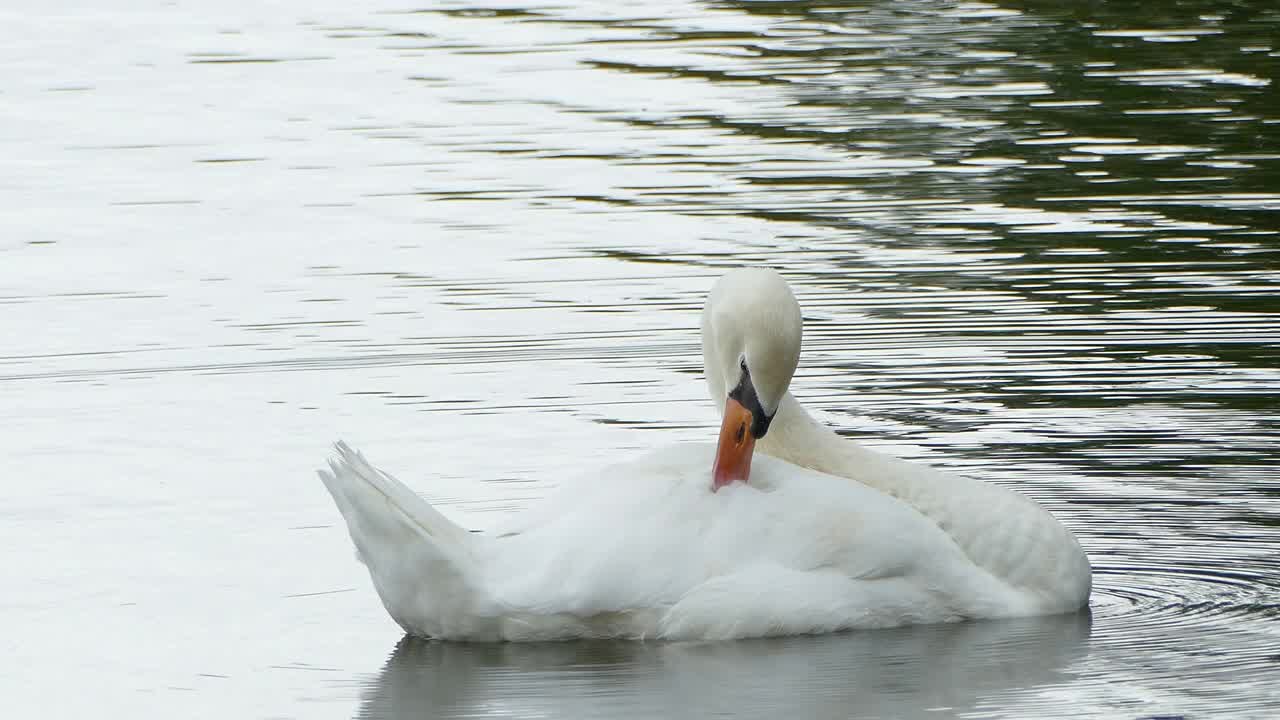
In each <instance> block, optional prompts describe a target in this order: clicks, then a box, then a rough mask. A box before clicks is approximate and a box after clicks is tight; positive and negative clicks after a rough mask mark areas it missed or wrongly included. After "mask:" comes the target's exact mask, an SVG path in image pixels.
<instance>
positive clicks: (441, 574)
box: [319, 442, 487, 637]
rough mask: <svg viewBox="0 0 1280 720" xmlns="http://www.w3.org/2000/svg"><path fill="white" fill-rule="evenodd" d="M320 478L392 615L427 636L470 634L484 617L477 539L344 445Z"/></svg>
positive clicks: (383, 602)
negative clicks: (479, 583)
mask: <svg viewBox="0 0 1280 720" xmlns="http://www.w3.org/2000/svg"><path fill="white" fill-rule="evenodd" d="M336 448H337V451H338V457H336V458H333V459H331V460H330V461H329V470H327V471H326V470H321V471H319V474H320V479H321V480H322V481H324V485H325V487H326V488H328V490H329V494H330V495H332V496H333V500H334V502H335V503H337V505H338V510H339V511H340V512H341V513H342V517H343V518H344V519H345V520H346V521H347V529H348V530H349V531H350V532H351V539H352V540H353V541H354V542H355V545H356V551H357V553H358V555H359V557H360V560H361V562H363V563H364V564H365V566H367V567H368V568H369V575H370V577H371V578H372V579H373V585H374V587H375V588H376V589H377V591H378V596H379V597H380V598H381V599H382V604H383V605H384V606H385V607H386V609H387V612H388V613H390V614H391V617H392V618H393V619H395V621H396V622H397V623H399V625H400V626H401V627H402V628H404V629H405V631H407V632H409V633H411V634H413V635H419V636H425V637H450V636H459V635H472V634H475V633H476V632H477V631H481V632H482V629H481V628H477V627H475V625H476V623H477V622H478V621H479V620H478V618H481V617H483V616H485V615H486V614H487V613H485V612H484V611H483V606H484V605H485V604H486V602H487V601H486V598H485V597H484V593H483V592H481V591H480V589H479V587H478V585H477V575H478V571H479V568H478V567H477V559H476V549H477V548H476V544H477V542H478V541H479V538H476V537H474V536H472V535H471V534H470V533H468V532H467V531H466V530H464V529H462V528H461V527H458V525H456V524H454V523H453V522H452V521H450V520H449V519H448V518H446V517H445V516H444V515H442V514H440V512H439V511H438V510H436V509H435V508H433V507H431V504H430V503H428V502H427V501H426V500H423V499H422V498H420V497H418V495H417V494H416V493H414V492H413V491H412V490H410V489H409V488H407V487H405V486H404V485H403V484H402V483H400V482H399V481H398V480H396V479H395V478H393V477H391V476H390V475H388V474H386V473H384V472H382V471H381V470H378V469H377V468H375V467H373V466H372V465H370V464H369V462H368V461H367V460H365V459H364V456H363V455H362V454H360V453H359V452H356V451H355V450H353V449H351V447H350V446H348V445H347V444H346V443H343V442H339V443H338V444H337V446H336Z"/></svg>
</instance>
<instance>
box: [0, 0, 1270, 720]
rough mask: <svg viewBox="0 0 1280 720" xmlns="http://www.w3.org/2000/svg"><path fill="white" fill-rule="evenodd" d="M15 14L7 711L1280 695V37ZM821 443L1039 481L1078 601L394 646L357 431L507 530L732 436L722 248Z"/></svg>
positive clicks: (680, 5)
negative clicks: (555, 496) (777, 307)
mask: <svg viewBox="0 0 1280 720" xmlns="http://www.w3.org/2000/svg"><path fill="white" fill-rule="evenodd" d="M1134 7H1136V6H1133V5H1131V4H1127V3H1109V4H1098V3H1091V4H1088V6H1087V8H1086V6H1083V5H1082V6H1081V7H1080V8H1079V9H1076V10H1071V9H1061V8H1058V7H1056V6H1054V5H1053V4H1050V3H1036V2H1014V1H1010V2H999V3H981V2H951V3H945V2H944V3H935V2H928V3H926V2H891V3H890V2H881V3H876V2H866V3H852V4H844V5H841V4H834V5H833V4H823V3H818V2H700V3H695V2H678V1H674V2H666V1H663V2H657V3H604V2H599V3H592V2H583V3H572V4H570V3H560V4H547V3H541V2H533V3H529V2H523V3H522V2H505V3H497V4H470V3H445V4H436V5H432V4H425V6H424V4H415V3H400V2H396V1H395V0H381V1H380V2H378V3H375V4H372V5H370V4H357V5H353V4H351V3H339V2H335V1H333V0H325V1H322V2H310V3H282V4H277V5H273V6H272V7H271V8H270V9H266V8H262V7H259V6H258V5H257V4H252V3H238V2H237V3H224V4H221V5H219V6H218V7H217V8H213V7H212V6H206V5H201V4H194V3H184V2H178V3H167V4H165V3H159V2H155V3H147V2H140V3H134V4H132V5H131V6H130V7H129V8H128V9H117V10H111V11H105V10H94V9H91V8H88V7H87V6H83V5H78V4H75V3H55V4H40V5H39V6H36V5H32V6H30V7H26V8H22V9H20V10H4V11H0V28H3V29H0V33H2V34H3V40H4V41H3V42H0V66H2V67H4V68H5V71H4V73H3V74H0V100H2V101H3V103H4V107H5V108H6V110H5V112H4V113H3V115H0V128H3V130H4V132H3V133H0V153H2V154H3V156H4V157H5V158H6V167H7V168H8V170H9V172H7V173H5V174H4V176H3V177H0V198H2V199H3V202H0V227H3V228H4V232H3V234H2V236H0V335H2V336H3V337H4V338H6V342H5V345H4V348H3V350H2V351H0V422H2V423H3V425H4V426H5V428H6V432H5V433H4V434H3V436H0V437H2V439H0V457H2V458H4V459H5V460H7V461H8V464H9V469H8V472H7V473H6V477H7V480H6V481H5V482H4V488H5V492H4V493H3V499H0V517H3V519H4V522H2V523H0V547H2V548H4V550H3V551H0V552H3V556H2V559H3V561H4V565H5V567H6V568H8V569H9V577H10V580H11V582H10V583H9V584H8V585H6V592H5V593H4V594H3V597H0V618H3V627H4V637H5V641H4V642H5V651H6V652H5V653H4V654H3V655H4V658H5V659H4V660H3V661H0V694H3V696H4V697H5V698H6V700H7V702H8V705H9V706H10V707H13V708H16V710H15V712H19V713H20V714H22V713H23V712H25V714H40V715H41V716H46V717H67V716H72V715H82V714H85V713H88V712H93V713H99V714H102V713H107V714H112V715H116V714H124V713H133V714H136V715H145V716H150V715H160V714H166V715H172V714H182V715H184V716H201V715H203V716H210V717H228V716H233V717H306V718H314V717H335V718H337V717H352V716H363V717H375V718H382V717H398V716H415V717H422V716H435V717H470V716H476V715H481V714H483V715H505V716H513V717H530V716H535V715H536V716H553V717H619V718H622V717H636V718H640V717H659V716H665V717H675V716H681V715H682V714H683V715H684V716H687V717H704V716H707V715H710V714H713V713H726V714H735V715H743V716H754V717H777V716H778V715H780V714H783V713H787V714H793V715H795V716H796V717H805V716H816V717H851V718H861V717H938V716H947V715H966V716H974V717H1009V718H1019V717H1028V716H1059V715H1063V714H1068V713H1070V714H1071V715H1073V716H1079V717H1105V718H1112V717H1133V718H1139V717H1150V716H1154V715H1184V716H1188V717H1210V716H1212V717H1258V716H1262V715H1264V714H1265V713H1266V712H1267V711H1266V710H1265V708H1267V707H1269V706H1271V705H1274V704H1275V703H1277V702H1280V689H1277V685H1276V683H1275V681H1274V676H1275V674H1276V671H1277V669H1278V668H1277V665H1280V654H1277V651H1276V648H1277V647H1278V646H1280V631H1278V630H1277V627H1278V626H1277V624H1276V617H1277V615H1278V614H1280V570H1277V566H1276V562H1275V558H1276V557H1277V553H1278V552H1280V529H1278V528H1280V498H1278V496H1280V479H1278V478H1277V475H1276V471H1275V465H1276V462H1275V457H1276V456H1275V450H1274V448H1275V447H1276V443H1277V440H1278V439H1280V420H1277V418H1280V412H1278V411H1280V407H1278V406H1280V402H1278V401H1277V399H1276V398H1277V389H1280V348H1278V343H1280V341H1277V333H1276V330H1277V322H1276V319H1275V318H1276V312H1277V311H1278V310H1280V300H1277V291H1278V290H1280V245H1278V243H1277V233H1278V232H1280V219H1278V218H1280V215H1277V211H1280V193H1277V188H1280V149H1278V148H1280V128H1278V123H1280V116H1278V115H1277V113H1276V108H1277V107H1280V98H1277V95H1276V82H1275V75H1276V67H1277V61H1278V60H1277V58H1280V49H1278V48H1277V47H1276V46H1275V45H1274V43H1275V38H1277V37H1280V12H1277V10H1276V9H1274V8H1273V7H1272V3H1266V2H1260V1H1258V2H1245V1H1241V2H1234V3H1213V2H1195V1H1191V2H1183V3H1178V4H1176V5H1174V6H1171V7H1169V8H1156V9H1153V8H1149V7H1144V8H1143V9H1142V10H1141V11H1140V12H1138V11H1135V10H1134ZM739 264H765V265H771V266H774V267H778V268H779V269H781V270H782V271H783V272H784V273H785V274H786V275H787V277H788V278H789V279H790V280H791V282H792V283H793V286H794V287H795V289H796V291H797V294H798V296H799V298H800V300H801V302H802V304H803V305H804V307H805V315H806V317H805V320H806V334H805V353H804V357H803V360H802V366H801V369H800V371H799V373H798V375H797V378H796V381H795V384H794V390H795V392H796V394H797V395H798V396H799V397H801V398H802V400H803V401H804V402H805V403H806V404H808V405H809V406H811V407H814V408H817V409H818V410H819V411H821V413H822V414H823V416H824V418H825V419H826V420H828V421H829V422H830V423H832V424H833V425H834V426H835V427H837V428H838V429H839V430H840V431H841V432H843V433H846V434H848V435H850V436H851V437H852V438H854V439H856V440H858V441H860V442H864V443H866V444H868V445H871V446H875V447H878V448H882V449H885V450H887V451H890V452H893V453H896V454H898V455H901V456H904V457H908V458H911V459H914V460H917V461H920V462H927V463H932V464H934V465H937V466H941V467H946V468H950V469H952V470H954V471H956V472H963V473H967V474H970V475H973V476H976V477H980V478H982V479H984V480H986V481H989V482H994V483H999V484H1003V485H1008V486H1011V487H1015V488H1017V489H1019V490H1021V491H1022V492H1025V493H1026V494H1028V495H1030V496H1032V497H1034V498H1035V499H1036V500H1037V501H1039V502H1041V503H1043V504H1044V505H1045V506H1047V507H1049V508H1050V509H1051V510H1052V511H1053V512H1055V513H1056V514H1057V515H1058V516H1059V517H1060V518H1062V520H1063V522H1064V523H1066V524H1067V525H1068V526H1069V527H1070V528H1071V529H1072V530H1073V531H1075V532H1076V533H1077V534H1078V535H1079V537H1080V539H1081V542H1082V544H1083V545H1084V546H1085V548H1086V550H1087V551H1088V552H1089V554H1090V557H1091V558H1092V560H1093V563H1094V567H1095V572H1096V578H1095V585H1096V589H1095V593H1094V596H1093V600H1092V604H1091V605H1092V612H1091V615H1086V616H1072V617H1068V618H1050V619H1043V620H1031V621H1019V622H1016V623H975V624H969V625H961V626H953V627H942V628H909V629H903V630H895V631H888V632H882V633H881V632H877V633H860V634H849V635H839V636H831V637H824V638H795V639H788V640H779V641H755V642H748V643H732V644H718V645H701V644H695V645H663V644H644V645H637V644H613V643H590V644H566V645H556V646H543V645H537V646H528V647H511V646H505V647H474V646H449V645H440V644H430V643H421V642H412V641H405V642H400V635H399V633H398V631H397V629H396V627H395V626H394V625H393V624H392V623H391V622H390V620H389V619H388V618H387V617H386V615H385V612H384V611H383V610H382V608H381V607H380V605H379V604H378V601H377V598H376V596H375V595H374V593H373V591H372V589H371V587H370V584H369V581H368V578H367V577H366V576H365V575H364V571H363V569H362V568H361V567H360V566H358V565H357V564H356V563H355V562H354V560H352V553H351V549H350V543H349V540H348V539H347V537H346V532H345V529H344V528H343V526H342V524H341V521H340V519H339V517H338V515H337V513H336V510H335V509H334V508H333V507H332V504H331V502H330V500H329V498H328V497H327V495H326V494H325V493H324V491H323V488H322V487H321V486H320V484H319V483H318V481H316V480H315V478H314V475H313V474H312V469H313V468H315V467H317V466H318V465H319V464H320V463H321V462H322V461H323V459H324V456H325V454H326V452H327V451H328V444H329V443H330V442H331V441H332V440H334V439H337V438H339V437H342V438H345V439H347V440H348V441H349V442H351V443H353V444H354V445H356V446H358V447H361V448H362V449H363V450H365V451H366V452H367V453H368V454H369V455H370V457H371V458H373V459H374V460H375V461H376V462H377V463H378V464H380V465H381V466H383V467H385V468H387V469H389V470H391V471H392V472H393V473H395V474H397V475H398V476H399V477H401V478H402V479H404V480H405V481H407V482H408V483H409V484H410V485H411V486H413V487H414V488H415V489H417V490H419V491H420V492H422V493H423V494H424V495H425V496H427V497H428V498H430V499H431V500H432V501H434V502H438V503H439V504H440V505H441V506H442V507H443V508H444V509H445V510H446V512H448V513H449V514H450V515H452V516H453V517H455V518H456V519H458V520H459V521H460V522H462V523H464V524H466V525H468V526H470V527H474V528H478V529H483V528H485V527H488V526H490V525H492V524H493V523H495V522H496V521H497V520H498V519H500V518H502V517H504V516H505V515H506V514H508V513H511V512H516V511H518V510H519V509H520V508H523V507H526V506H527V505H528V504H529V503H530V502H531V501H534V500H536V499H537V498H538V497H540V496H541V495H543V494H544V493H545V492H546V490H547V489H548V488H549V487H551V486H553V485H555V484H556V483H557V482H558V481H559V480H560V479H561V478H563V477H565V476H566V475H568V474H576V473H577V472H579V471H580V469H581V468H583V467H584V466H588V465H590V464H591V463H594V462H597V461H598V460H600V459H601V458H624V457H626V456H627V455H628V454H631V453H635V452H637V451H641V450H645V449H648V448H651V447H655V446H660V445H663V444H666V443H671V442H679V441H686V440H695V439H699V440H705V439H707V438H709V437H710V435H711V434H712V433H714V432H715V412H714V409H713V408H712V406H711V405H710V403H709V402H708V400H707V398H706V393H705V391H704V389H703V387H702V385H701V362H700V358H699V355H698V345H697V342H698V338H697V332H696V327H697V311H698V309H699V308H700V306H701V303H702V299H703V297H704V294H705V292H706V290H707V289H708V288H709V287H710V284H711V283H712V282H713V280H714V278H715V277H716V276H717V275H718V274H719V273H720V272H722V271H723V269H724V268H726V267H729V266H733V265H739Z"/></svg>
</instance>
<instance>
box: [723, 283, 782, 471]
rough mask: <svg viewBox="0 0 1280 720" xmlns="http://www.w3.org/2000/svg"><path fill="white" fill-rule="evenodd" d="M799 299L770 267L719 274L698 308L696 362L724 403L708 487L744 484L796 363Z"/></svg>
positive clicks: (780, 402)
mask: <svg viewBox="0 0 1280 720" xmlns="http://www.w3.org/2000/svg"><path fill="white" fill-rule="evenodd" d="M800 338H801V319H800V304H799V303H797V302H796V298H795V295H792V294H791V287H790V286H788V285H787V281H786V280H783V279H782V276H781V275H779V274H778V273H777V272H775V271H773V270H767V269H757V268H742V269H737V270H732V271H730V272H729V273H727V274H725V275H724V276H723V277H721V278H720V279H719V280H718V281H716V284H715V286H714V287H712V288H711V294H710V295H709V296H708V297H707V304H706V307H705V308H704V309H703V312H702V362H703V370H704V372H705V374H706V378H707V386H708V388H709V389H710V390H711V399H712V401H713V402H715V403H716V405H717V406H718V407H721V408H723V415H722V420H721V425H720V443H719V447H718V449H717V450H716V464H715V469H714V473H713V474H714V482H713V485H712V489H713V490H714V489H719V488H721V487H723V486H724V485H728V484H729V483H731V482H735V481H739V480H740V481H742V482H746V480H747V476H748V474H749V473H750V472H751V453H752V451H753V450H754V448H755V441H756V440H758V439H760V438H762V437H764V436H765V433H767V432H769V423H771V422H772V421H773V416H774V414H776V413H777V412H778V407H779V406H780V405H781V404H782V399H783V397H784V396H785V395H786V394H787V388H788V387H789V386H790V385H791V376H792V375H793V374H794V373H795V370H796V364H797V363H798V362H799V361H800Z"/></svg>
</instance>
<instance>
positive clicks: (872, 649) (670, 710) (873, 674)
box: [357, 611, 1091, 720]
mask: <svg viewBox="0 0 1280 720" xmlns="http://www.w3.org/2000/svg"><path fill="white" fill-rule="evenodd" d="M1090 624H1091V620H1090V615H1089V613H1088V611H1084V612H1080V613H1073V614H1069V615H1057V616H1050V617H1037V618H1023V619H1016V620H1000V621H983V622H967V623H958V624H952V625H932V626H914V627H904V628H896V629H891V630H875V631H862V632H854V633H841V634H835V635H825V636H809V637H789V638H779V639H768V640H740V641H732V642H675V643H668V642H652V643H643V642H634V641H581V642H554V643H498V644H495V643H451V642H439V641H430V640H422V639H418V638H413V637H410V636H405V637H404V638H403V639H402V640H401V641H400V642H399V644H397V645H396V647H395V650H394V651H393V652H392V653H391V657H390V658H389V659H388V660H387V663H386V666H385V667H384V668H383V669H382V672H381V674H379V675H378V676H377V677H376V678H375V679H374V680H373V681H372V682H371V684H370V685H369V687H368V688H367V689H366V690H365V691H364V693H363V699H362V703H361V706H360V709H359V712H358V714H357V717H359V718H380V719H381V718H424V717H431V718H461V717H475V716H480V715H485V716H508V717H583V718H659V717H661V718H680V717H708V716H712V715H715V714H718V713H731V714H732V715H733V716H734V717H760V718H779V717H782V718H786V719H787V720H791V719H797V720H798V719H799V718H835V717H893V718H914V717H930V718H936V717H939V716H940V712H939V710H940V709H946V710H947V712H943V713H941V714H942V715H947V714H954V713H957V712H962V711H965V710H973V709H975V708H976V707H977V706H978V705H979V704H980V703H983V702H984V701H989V700H992V699H993V698H994V697H995V696H999V697H1001V698H1002V699H1003V700H1005V701H1008V700H1010V699H1011V697H1010V696H1011V694H1014V695H1016V694H1018V693H1027V692H1030V691H1034V690H1035V689H1036V688H1040V687H1045V686H1049V685H1054V684H1057V683H1059V682H1062V681H1064V680H1065V679H1066V678H1064V674H1066V673H1067V672H1068V669H1069V667H1070V666H1071V665H1072V664H1073V662H1075V661H1077V660H1078V659H1080V658H1081V657H1083V655H1084V653H1085V650H1086V648H1087V646H1088V640H1089V633H1090Z"/></svg>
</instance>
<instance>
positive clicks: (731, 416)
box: [711, 398, 756, 492]
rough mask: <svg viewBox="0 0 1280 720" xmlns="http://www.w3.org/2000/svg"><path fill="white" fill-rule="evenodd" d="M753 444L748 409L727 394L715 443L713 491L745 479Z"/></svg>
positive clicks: (748, 470) (749, 471)
mask: <svg viewBox="0 0 1280 720" xmlns="http://www.w3.org/2000/svg"><path fill="white" fill-rule="evenodd" d="M755 446H756V439H755V436H753V435H752V434H751V411H750V410H748V409H746V408H745V407H743V405H742V403H740V402H738V401H737V400H734V399H733V398H729V399H728V400H727V401H726V402H725V405H724V421H723V422H722V423H721V424H720V444H719V445H717V446H716V466H715V469H714V470H713V471H712V478H713V479H712V483H711V491H712V492H715V491H716V490H719V489H720V488H722V487H724V486H725V485H728V484H729V483H731V482H736V481H739V480H740V481H742V482H744V483H745V482H746V481H747V476H748V475H750V474H751V451H752V450H753V449H755Z"/></svg>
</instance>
